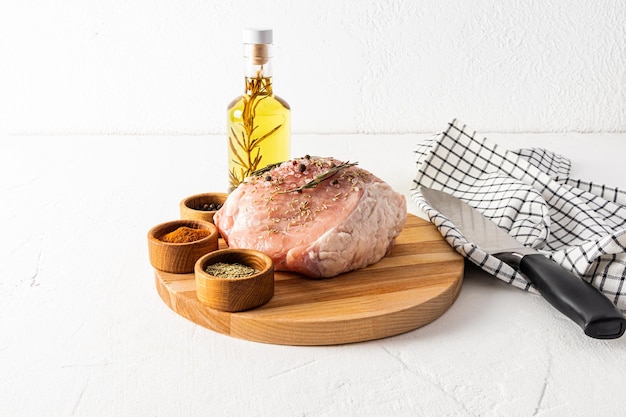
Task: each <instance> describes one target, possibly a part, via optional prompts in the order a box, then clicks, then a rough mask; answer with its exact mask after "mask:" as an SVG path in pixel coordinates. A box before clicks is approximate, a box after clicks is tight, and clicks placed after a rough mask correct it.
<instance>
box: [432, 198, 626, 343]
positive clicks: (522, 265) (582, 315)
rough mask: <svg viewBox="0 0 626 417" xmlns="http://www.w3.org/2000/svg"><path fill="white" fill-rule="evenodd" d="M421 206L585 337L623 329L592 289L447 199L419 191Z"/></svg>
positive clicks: (625, 324) (625, 323) (624, 321)
mask: <svg viewBox="0 0 626 417" xmlns="http://www.w3.org/2000/svg"><path fill="white" fill-rule="evenodd" d="M420 191H421V193H422V195H423V196H424V198H425V200H426V202H427V203H428V204H429V205H430V206H431V207H433V208H434V209H436V210H437V211H439V212H440V213H441V214H443V215H444V216H446V217H447V218H448V219H449V220H450V221H451V222H452V223H454V225H455V226H456V227H457V228H458V229H459V230H460V231H461V233H463V235H464V236H465V237H466V238H467V240H468V241H470V242H473V243H475V244H476V245H477V246H478V247H479V248H481V249H482V250H484V251H485V252H487V253H489V254H491V255H493V256H495V257H496V258H498V259H500V260H501V261H503V262H505V263H507V264H508V265H510V266H511V267H513V268H515V269H516V270H518V271H519V272H521V274H522V276H523V277H524V278H525V279H526V280H528V282H530V283H532V284H533V285H534V286H535V288H536V289H537V291H539V293H540V294H541V295H542V296H543V297H544V298H545V299H546V300H547V301H548V302H549V303H550V304H552V306H553V307H555V308H556V309H557V310H559V311H560V312H561V313H563V314H564V315H565V316H567V317H568V318H570V319H571V320H572V321H573V322H574V323H576V324H578V325H579V326H580V327H581V328H582V329H583V330H584V332H585V334H586V335H587V336H590V337H593V338H596V339H617V338H619V337H621V336H622V335H623V334H624V330H626V318H625V317H624V314H622V312H620V311H619V309H618V308H617V307H616V306H615V305H614V304H613V303H612V302H611V301H610V300H609V299H608V298H607V297H606V296H605V295H604V294H602V293H601V292H600V291H599V290H598V289H597V288H595V287H594V286H593V285H591V284H589V283H588V282H587V281H585V280H583V279H581V278H579V277H577V276H576V275H574V274H572V273H570V272H569V271H567V270H565V269H563V268H562V267H561V266H560V265H558V264H557V263H556V262H554V261H552V260H550V259H548V258H547V257H546V256H544V255H542V254H541V253H539V252H537V251H536V250H534V249H532V248H529V247H526V246H524V245H522V244H521V243H520V242H519V241H517V240H516V239H515V238H514V237H512V236H511V235H509V234H508V233H507V231H506V230H504V229H502V228H500V227H499V226H498V225H497V224H496V223H494V222H493V221H492V220H490V219H488V218H487V217H485V216H483V215H482V213H480V212H479V211H478V210H476V209H475V208H473V207H471V206H470V205H469V204H467V203H465V202H464V201H463V200H461V199H459V198H457V197H454V196H453V195H451V194H448V193H445V192H442V191H437V190H433V189H430V188H426V187H421V188H420Z"/></svg>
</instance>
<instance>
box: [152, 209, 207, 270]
mask: <svg viewBox="0 0 626 417" xmlns="http://www.w3.org/2000/svg"><path fill="white" fill-rule="evenodd" d="M218 237H219V234H218V232H217V227H215V225H214V224H213V223H209V222H207V221H203V220H172V221H169V222H165V223H161V224H158V225H156V226H154V227H153V228H152V229H150V230H149V231H148V253H149V256H150V264H151V265H152V266H153V267H154V268H156V269H158V270H159V271H164V272H171V273H174V274H188V273H192V272H193V271H194V266H195V264H196V261H197V260H198V259H199V258H200V257H202V256H203V255H205V254H207V253H209V252H212V251H214V250H217V248H218Z"/></svg>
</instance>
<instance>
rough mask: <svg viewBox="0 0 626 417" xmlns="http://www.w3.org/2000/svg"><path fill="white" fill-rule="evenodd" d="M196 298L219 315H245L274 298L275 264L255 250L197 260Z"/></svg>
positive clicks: (214, 254) (225, 252) (222, 251)
mask: <svg viewBox="0 0 626 417" xmlns="http://www.w3.org/2000/svg"><path fill="white" fill-rule="evenodd" d="M195 279H196V296H197V297H198V300H199V301H200V302H201V303H202V304H204V305H206V306H207V307H210V308H213V309H216V310H220V311H229V312H235V311H245V310H250V309H252V308H255V307H258V306H261V305H263V304H265V303H267V302H268V301H269V300H270V299H271V298H272V297H273V296H274V263H273V262H272V258H270V257H269V256H267V255H266V254H264V253H262V252H259V251H257V250H253V249H220V250H217V251H215V252H211V253H208V254H206V255H204V256H203V257H202V258H200V259H198V262H196V267H195Z"/></svg>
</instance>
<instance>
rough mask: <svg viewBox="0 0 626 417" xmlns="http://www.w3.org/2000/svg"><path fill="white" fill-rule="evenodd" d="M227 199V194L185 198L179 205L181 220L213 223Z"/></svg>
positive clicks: (198, 195) (209, 194) (206, 194)
mask: <svg viewBox="0 0 626 417" xmlns="http://www.w3.org/2000/svg"><path fill="white" fill-rule="evenodd" d="M227 198H228V194H227V193H204V194H196V195H192V196H189V197H187V198H184V199H183V200H182V201H181V202H180V204H179V208H180V218H181V219H189V220H204V221H207V222H211V223H213V215H214V214H215V212H216V211H217V210H219V209H220V208H222V205H223V204H224V202H225V201H226V199H227Z"/></svg>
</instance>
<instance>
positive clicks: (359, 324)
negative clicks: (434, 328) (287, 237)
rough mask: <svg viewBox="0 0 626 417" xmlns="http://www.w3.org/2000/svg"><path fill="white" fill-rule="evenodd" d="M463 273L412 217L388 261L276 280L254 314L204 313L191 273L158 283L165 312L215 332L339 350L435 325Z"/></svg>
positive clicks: (431, 230)
mask: <svg viewBox="0 0 626 417" xmlns="http://www.w3.org/2000/svg"><path fill="white" fill-rule="evenodd" d="M220 245H221V246H222V247H225V245H224V243H223V242H221V243H220ZM463 265H464V260H463V257H462V256H461V255H459V254H457V253H456V252H455V251H454V250H453V249H452V248H451V247H450V246H449V245H448V244H447V243H446V242H445V240H444V239H443V238H442V237H441V235H440V234H439V232H438V231H437V229H436V228H435V226H434V225H432V224H431V223H429V222H427V221H425V220H422V219H420V218H418V217H416V216H414V215H411V214H409V215H408V218H407V223H406V225H405V227H404V230H403V231H402V233H401V234H400V236H398V238H397V239H396V243H395V245H394V246H393V249H392V251H391V253H390V254H389V255H388V256H386V257H385V258H384V259H382V260H381V261H380V262H378V263H376V264H374V265H370V266H369V267H367V268H364V269H361V270H357V271H353V272H349V273H347V274H343V275H340V276H337V277H334V278H328V279H309V278H305V277H303V276H301V275H298V274H294V273H289V272H276V273H275V289H274V297H273V298H272V299H271V300H270V301H269V302H268V303H267V304H265V305H263V306H261V307H258V308H256V309H253V310H249V311H244V312H237V313H227V312H223V311H218V310H213V309H211V308H208V307H206V306H204V305H203V304H201V303H200V302H199V301H198V299H197V298H196V292H195V289H196V283H195V279H194V274H192V273H191V274H171V273H167V272H162V271H158V270H155V281H156V287H157V290H158V292H159V295H160V296H161V298H162V299H163V301H164V302H165V304H167V305H168V306H169V307H170V308H171V309H172V310H174V311H175V312H176V313H178V314H179V315H181V316H183V317H185V318H186V319H189V320H191V321H193V322H195V323H197V324H199V325H201V326H204V327H206V328H209V329H211V330H214V331H217V332H220V333H223V334H226V335H230V336H233V337H237V338H241V339H246V340H251V341H256V342H263V343H274V344H282V345H335V344H342V343H352V342H360V341H365V340H373V339H380V338H383V337H388V336H393V335H397V334H400V333H405V332H408V331H411V330H414V329H417V328H419V327H421V326H424V325H426V324H428V323H430V322H432V321H433V320H435V319H436V318H438V317H439V316H441V315H442V314H443V313H444V312H445V311H446V310H447V309H448V308H449V307H450V306H451V305H452V303H454V301H455V300H456V297H457V296H458V294H459V292H460V290H461V283H462V281H463Z"/></svg>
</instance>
